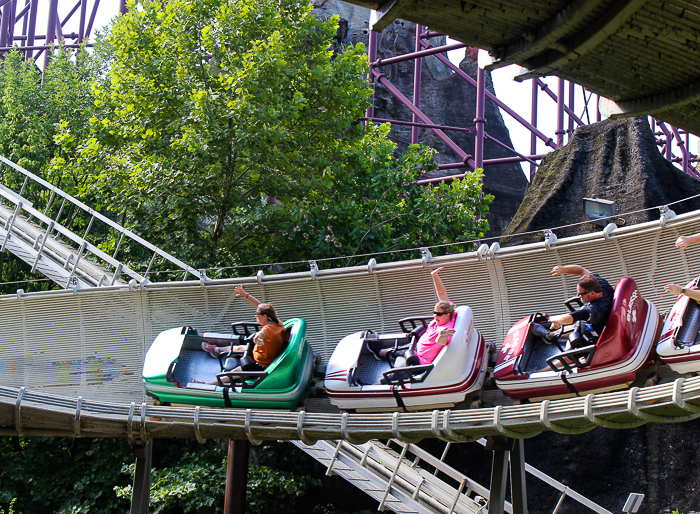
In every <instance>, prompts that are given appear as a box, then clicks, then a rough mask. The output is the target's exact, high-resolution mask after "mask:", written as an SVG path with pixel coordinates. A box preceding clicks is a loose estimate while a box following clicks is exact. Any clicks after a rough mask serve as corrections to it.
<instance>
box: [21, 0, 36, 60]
mask: <svg viewBox="0 0 700 514" xmlns="http://www.w3.org/2000/svg"><path fill="white" fill-rule="evenodd" d="M38 4H39V0H30V7H29V26H28V27H27V46H33V45H34V34H36V12H37V9H38ZM33 55H34V52H33V51H31V50H27V51H26V52H25V54H24V58H25V59H31V58H32V56H33Z"/></svg>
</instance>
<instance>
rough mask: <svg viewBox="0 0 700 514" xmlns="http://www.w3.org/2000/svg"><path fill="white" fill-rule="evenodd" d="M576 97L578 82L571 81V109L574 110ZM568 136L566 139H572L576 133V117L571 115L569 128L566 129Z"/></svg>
mask: <svg viewBox="0 0 700 514" xmlns="http://www.w3.org/2000/svg"><path fill="white" fill-rule="evenodd" d="M575 98H576V84H574V83H573V82H569V109H571V111H572V112H573V111H574V99H575ZM566 134H567V138H566V141H567V142H569V141H571V136H573V135H574V119H573V118H572V117H571V116H569V128H568V129H567V131H566Z"/></svg>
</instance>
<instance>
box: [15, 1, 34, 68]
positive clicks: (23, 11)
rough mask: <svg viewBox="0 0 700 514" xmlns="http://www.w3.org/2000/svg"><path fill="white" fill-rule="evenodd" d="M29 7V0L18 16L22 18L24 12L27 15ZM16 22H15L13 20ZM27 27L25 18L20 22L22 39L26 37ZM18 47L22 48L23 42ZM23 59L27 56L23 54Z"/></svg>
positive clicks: (27, 18)
mask: <svg viewBox="0 0 700 514" xmlns="http://www.w3.org/2000/svg"><path fill="white" fill-rule="evenodd" d="M30 7H31V0H27V3H26V4H25V6H24V9H22V12H21V13H20V14H19V16H24V13H25V11H26V12H27V13H28V12H29V8H30ZM15 21H16V20H15ZM28 27H29V16H25V17H24V19H23V20H22V36H23V37H24V39H26V37H27V28H28ZM20 46H24V41H22V42H21V43H20ZM24 57H25V59H26V57H27V54H26V53H25V54H24Z"/></svg>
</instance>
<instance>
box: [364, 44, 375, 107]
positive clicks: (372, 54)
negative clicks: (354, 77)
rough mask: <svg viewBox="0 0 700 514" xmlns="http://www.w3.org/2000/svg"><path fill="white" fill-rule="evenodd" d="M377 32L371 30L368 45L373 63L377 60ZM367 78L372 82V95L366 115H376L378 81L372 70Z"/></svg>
mask: <svg viewBox="0 0 700 514" xmlns="http://www.w3.org/2000/svg"><path fill="white" fill-rule="evenodd" d="M377 37H378V35H377V33H376V32H375V31H373V30H371V31H370V32H369V45H368V46H367V57H369V62H370V63H373V62H374V61H376V60H377ZM367 78H368V79H369V81H370V84H372V97H371V98H370V106H369V107H368V108H367V112H366V113H365V116H367V117H368V118H372V117H374V90H375V89H376V82H375V80H374V74H373V73H372V71H371V70H370V72H369V75H368V76H367Z"/></svg>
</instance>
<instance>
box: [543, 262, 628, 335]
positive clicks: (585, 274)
mask: <svg viewBox="0 0 700 514" xmlns="http://www.w3.org/2000/svg"><path fill="white" fill-rule="evenodd" d="M564 273H567V274H570V275H579V276H580V277H581V278H580V279H579V281H578V284H577V285H576V293H577V294H576V296H578V297H579V298H581V301H583V302H584V306H583V307H581V308H580V309H578V310H577V311H574V312H570V313H568V314H562V315H561V316H556V317H552V318H550V321H549V323H548V324H549V326H546V325H547V324H542V325H540V324H539V323H533V325H532V331H533V332H534V333H535V334H537V335H539V336H542V337H544V338H545V339H547V340H549V341H552V340H554V339H556V338H557V337H559V336H560V335H561V332H562V330H560V329H562V327H563V326H564V325H572V324H574V323H575V322H577V321H586V322H588V323H590V324H591V325H592V326H593V329H594V330H595V331H596V332H597V333H598V334H600V333H601V332H602V331H603V328H605V324H606V323H607V322H608V317H609V316H610V310H611V309H612V301H613V293H614V291H613V288H612V286H611V285H610V284H609V283H608V281H607V280H605V279H604V278H603V277H601V276H600V275H598V274H597V273H591V272H590V271H588V270H587V269H586V268H584V267H583V266H578V265H576V264H570V265H568V266H554V268H553V269H552V275H553V276H557V275H562V274H564Z"/></svg>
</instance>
